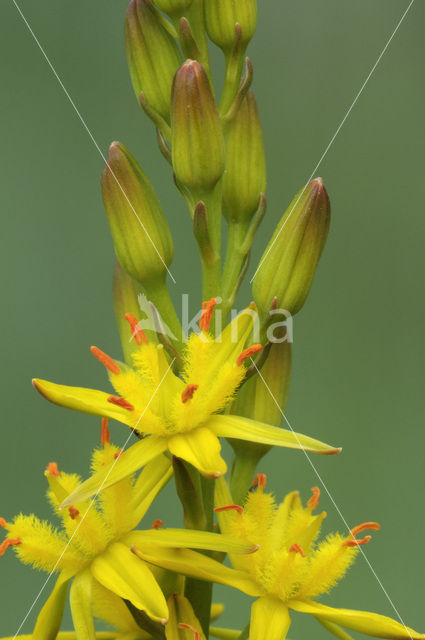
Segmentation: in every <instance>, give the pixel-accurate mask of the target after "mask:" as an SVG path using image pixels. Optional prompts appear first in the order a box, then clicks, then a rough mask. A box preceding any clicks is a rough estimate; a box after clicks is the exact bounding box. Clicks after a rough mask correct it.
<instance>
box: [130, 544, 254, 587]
mask: <svg viewBox="0 0 425 640" xmlns="http://www.w3.org/2000/svg"><path fill="white" fill-rule="evenodd" d="M134 551H135V553H136V554H137V555H138V556H139V557H140V558H142V559H143V560H146V561H147V562H150V563H151V564H156V565H157V566H159V567H163V568H164V569H169V570H170V571H175V572H176V573H181V574H183V575H185V576H189V577H191V578H199V579H200V580H207V581H210V582H218V583H219V584H225V585H229V586H231V587H235V588H236V589H240V590H241V591H243V592H244V593H247V594H248V595H250V596H258V595H260V589H259V587H258V586H257V584H256V583H255V582H254V580H253V579H252V578H251V577H250V576H249V575H248V574H247V573H244V572H242V571H235V570H234V569H229V567H225V566H224V565H222V564H221V563H220V562H217V561H216V560H213V559H212V558H208V557H207V556H204V555H202V554H201V553H197V552H196V551H191V550H189V549H169V548H167V547H159V546H156V545H152V546H149V547H148V545H144V546H143V548H141V549H134Z"/></svg>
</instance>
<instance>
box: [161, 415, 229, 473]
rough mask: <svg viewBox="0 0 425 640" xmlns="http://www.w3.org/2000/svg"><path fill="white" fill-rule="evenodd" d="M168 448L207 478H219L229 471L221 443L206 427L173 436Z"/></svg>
mask: <svg viewBox="0 0 425 640" xmlns="http://www.w3.org/2000/svg"><path fill="white" fill-rule="evenodd" d="M168 448H169V450H170V452H171V453H172V454H173V455H175V456H177V458H183V460H186V462H190V464H191V465H193V466H194V467H195V468H196V469H198V471H200V472H201V473H202V475H204V476H206V477H207V478H219V477H220V476H222V475H223V474H225V473H226V471H227V465H226V463H225V461H224V460H223V458H222V457H221V455H220V450H221V445H220V441H219V440H218V438H217V436H216V435H214V433H213V432H212V431H211V430H210V429H207V428H206V427H199V428H198V429H194V430H193V431H188V432H187V433H182V434H178V435H176V436H173V437H172V438H170V439H169V441H168Z"/></svg>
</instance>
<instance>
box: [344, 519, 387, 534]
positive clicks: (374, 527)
mask: <svg viewBox="0 0 425 640" xmlns="http://www.w3.org/2000/svg"><path fill="white" fill-rule="evenodd" d="M380 528H381V526H380V525H379V524H378V523H377V522H363V524H358V525H357V527H353V528H352V529H351V530H350V533H351V535H352V536H356V535H357V534H358V533H360V531H364V530H365V529H370V530H371V531H379V529H380Z"/></svg>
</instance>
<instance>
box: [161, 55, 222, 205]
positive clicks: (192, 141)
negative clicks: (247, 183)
mask: <svg viewBox="0 0 425 640" xmlns="http://www.w3.org/2000/svg"><path fill="white" fill-rule="evenodd" d="M171 130H172V160H173V168H174V171H175V173H176V177H177V180H178V181H179V182H180V183H182V184H184V185H185V186H186V187H188V188H189V189H190V190H191V191H192V194H193V195H194V196H195V199H196V200H202V197H203V195H204V194H206V193H209V192H211V191H212V189H213V188H214V186H215V185H216V183H217V182H218V180H219V179H220V178H221V176H222V173H223V171H224V141H223V134H222V129H221V124H220V119H219V116H218V111H217V106H216V104H215V100H214V97H213V94H212V91H211V87H210V83H209V80H208V77H207V74H206V73H205V71H204V69H203V68H202V66H201V65H200V64H199V62H196V61H194V60H186V62H185V63H184V64H183V65H182V66H181V67H180V69H179V70H178V71H177V73H176V76H175V78H174V83H173V91H172V110H171Z"/></svg>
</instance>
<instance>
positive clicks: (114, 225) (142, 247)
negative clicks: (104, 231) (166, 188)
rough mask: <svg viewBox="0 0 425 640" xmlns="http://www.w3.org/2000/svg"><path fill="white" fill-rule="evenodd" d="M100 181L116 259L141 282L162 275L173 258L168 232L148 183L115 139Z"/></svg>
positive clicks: (171, 243) (163, 217)
mask: <svg viewBox="0 0 425 640" xmlns="http://www.w3.org/2000/svg"><path fill="white" fill-rule="evenodd" d="M101 182H102V195H103V202H104V205H105V210H106V214H107V216H108V221H109V225H110V227H111V233H112V238H113V241H114V247H115V253H116V255H117V258H118V261H119V263H120V264H121V266H122V267H123V268H124V269H125V270H126V271H127V273H129V274H130V275H131V276H132V277H133V278H135V279H136V280H138V281H139V282H142V283H143V284H145V283H147V282H150V281H152V280H156V279H158V278H160V277H162V276H163V275H165V273H166V271H167V268H168V267H169V265H170V264H171V262H172V259H173V251H174V248H173V241H172V238H171V233H170V230H169V228H168V224H167V221H166V219H165V216H164V213H163V211H162V208H161V205H160V203H159V201H158V198H157V197H156V194H155V192H154V190H153V188H152V185H151V184H150V182H149V180H148V179H147V177H146V176H145V174H144V173H143V171H142V169H141V168H140V166H139V165H138V164H137V162H136V160H135V159H134V157H133V156H132V155H131V153H130V152H129V151H128V149H126V148H125V147H124V145H122V144H120V143H119V142H114V143H112V145H111V147H110V149H109V155H108V164H107V165H106V166H105V169H104V170H103V173H102V180H101Z"/></svg>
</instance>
